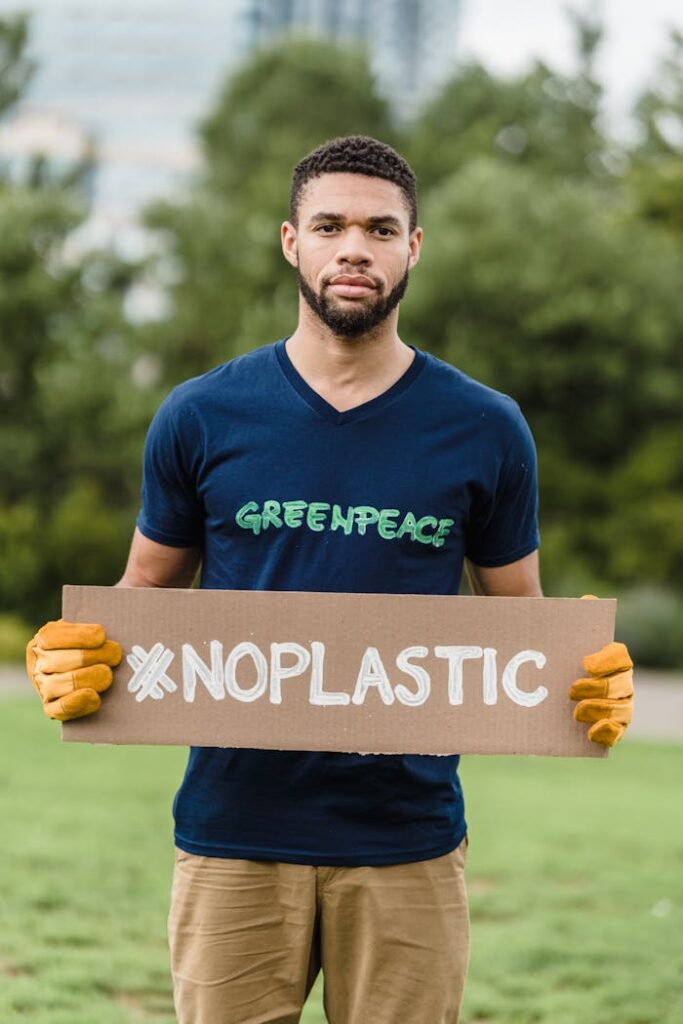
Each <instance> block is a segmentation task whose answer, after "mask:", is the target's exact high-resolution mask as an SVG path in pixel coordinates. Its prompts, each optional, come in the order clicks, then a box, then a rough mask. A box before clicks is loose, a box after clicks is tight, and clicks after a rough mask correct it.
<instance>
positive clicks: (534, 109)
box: [406, 16, 614, 191]
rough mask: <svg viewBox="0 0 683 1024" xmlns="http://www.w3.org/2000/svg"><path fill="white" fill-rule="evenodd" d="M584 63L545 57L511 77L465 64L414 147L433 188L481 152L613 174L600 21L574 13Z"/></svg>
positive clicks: (543, 166) (417, 132)
mask: <svg viewBox="0 0 683 1024" xmlns="http://www.w3.org/2000/svg"><path fill="white" fill-rule="evenodd" d="M574 22H575V32H576V37H577V51H578V67H577V70H576V72H575V73H574V74H573V75H561V74H559V73H558V72H556V71H554V70H553V69H551V68H549V67H548V66H547V65H546V64H544V63H542V62H539V61H537V62H535V64H534V65H533V67H532V68H531V70H529V71H526V72H524V73H522V74H520V75H518V76H517V77H515V78H512V79H504V78H500V77H497V76H495V75H493V74H492V73H490V72H488V71H486V70H485V69H484V68H483V67H482V66H481V65H480V64H465V65H463V66H462V67H461V68H460V69H459V70H458V71H457V73H456V74H455V76H454V77H453V78H452V80H451V81H450V82H449V83H447V85H446V86H445V88H444V89H443V90H442V92H441V93H440V94H439V95H437V96H436V97H435V99H434V100H433V101H432V103H431V104H430V105H429V106H428V107H427V109H426V110H425V111H424V112H423V114H422V116H421V117H420V119H419V121H418V122H417V123H416V125H415V127H414V132H413V134H412V137H411V138H410V139H408V140H407V143H406V145H407V152H408V155H409V157H410V158H411V161H412V163H413V165H414V167H415V170H416V172H417V175H418V180H419V181H420V184H421V187H422V188H423V189H425V190H426V191H429V190H430V189H431V188H433V186H434V185H436V184H438V183H439V182H441V181H443V180H444V179H445V178H449V177H450V176H451V175H452V174H453V173H454V172H455V171H457V170H459V169H460V168H462V167H464V166H466V165H467V164H468V163H469V162H470V161H472V160H476V159H477V158H479V157H492V158H496V159H498V160H500V161H501V162H503V163H509V164H512V165H522V166H530V167H535V168H537V169H538V170H539V171H542V172H543V173H544V174H545V175H557V176H562V177H563V178H564V179H565V180H567V179H569V180H573V179H576V178H585V177H594V178H596V179H603V178H605V177H610V176H611V170H610V151H611V150H612V149H613V148H614V147H613V146H611V145H610V143H609V140H608V139H607V138H606V137H605V135H604V134H603V132H602V130H601V128H600V124H599V111H600V107H599V104H600V97H601V93H602V89H601V86H600V84H599V82H598V81H597V80H596V78H595V72H594V67H593V64H594V59H595V56H596V53H597V49H598V46H599V43H600V40H601V35H602V33H601V30H600V28H599V26H597V25H596V24H593V23H592V22H591V21H590V20H588V21H586V20H584V19H582V18H580V17H578V16H574Z"/></svg>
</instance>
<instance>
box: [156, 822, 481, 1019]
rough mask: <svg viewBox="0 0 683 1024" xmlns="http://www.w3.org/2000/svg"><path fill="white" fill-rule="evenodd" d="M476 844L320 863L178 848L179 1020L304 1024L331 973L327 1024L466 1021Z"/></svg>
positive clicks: (173, 937)
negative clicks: (469, 871)
mask: <svg viewBox="0 0 683 1024" xmlns="http://www.w3.org/2000/svg"><path fill="white" fill-rule="evenodd" d="M466 856H467V838H465V839H463V841H462V843H461V844H460V846H459V847H458V848H457V849H455V850H453V851H452V853H448V854H446V855H445V856H444V857H436V858H434V859H431V860H424V861H418V862H416V863H413V864H396V865H387V866H382V867H312V866H309V865H306V864H284V863H281V862H271V861H253V860H232V859H227V858H218V857H197V856H195V855H194V854H190V853H184V852H183V851H182V850H176V862H175V871H174V876H173V894H172V900H171V911H170V914H169V920H168V931H169V942H170V948H171V967H172V971H173V985H174V996H175V1005H176V1012H177V1015H178V1022H179V1024H296V1022H297V1021H299V1019H300V1015H301V1010H302V1007H303V1005H304V1002H305V1001H306V997H307V995H308V993H309V992H310V990H311V987H312V985H313V982H314V981H315V978H316V976H317V974H318V973H319V971H320V970H321V968H322V971H323V978H324V1004H325V1012H326V1015H327V1019H328V1021H329V1022H330V1024H457V1022H458V1020H459V1014H460V1004H461V1002H462V996H463V988H464V985H465V975H466V973H467V965H468V960H469V945H470V941H469V940H470V922H469V913H468V907H467V894H466V891H465V877H464V868H465V861H466Z"/></svg>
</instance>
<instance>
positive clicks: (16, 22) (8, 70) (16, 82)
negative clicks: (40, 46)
mask: <svg viewBox="0 0 683 1024" xmlns="http://www.w3.org/2000/svg"><path fill="white" fill-rule="evenodd" d="M27 42H28V16H27V15H26V14H17V15H14V16H13V17H11V18H0V116H1V115H2V114H4V113H5V111H6V110H8V109H9V108H10V107H12V106H14V104H15V103H16V101H17V100H18V99H19V97H20V96H21V95H22V93H23V92H24V89H25V88H26V86H27V84H28V82H29V79H30V78H31V75H32V74H33V71H34V65H33V62H32V61H30V60H28V58H27V57H26V44H27Z"/></svg>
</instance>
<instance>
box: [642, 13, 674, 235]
mask: <svg viewBox="0 0 683 1024" xmlns="http://www.w3.org/2000/svg"><path fill="white" fill-rule="evenodd" d="M635 117H636V125H637V126H638V127H639V128H640V135H641V137H640V140H639V142H638V144H637V146H636V147H635V149H634V152H633V154H632V160H633V164H632V169H631V173H630V175H629V185H630V187H631V189H632V193H633V195H634V196H635V198H636V202H637V205H638V209H639V212H640V213H641V214H642V215H643V216H645V217H647V218H649V219H650V220H652V221H655V222H656V223H658V224H661V225H662V227H665V228H667V229H668V230H670V231H673V232H674V233H675V234H677V235H679V236H680V235H682V234H683V33H681V32H677V31H675V30H673V31H672V32H671V34H670V36H669V44H668V50H667V52H666V53H665V54H664V56H663V58H662V59H661V60H660V62H659V65H658V67H657V70H656V75H655V81H654V83H653V85H652V86H651V87H650V88H649V89H647V90H646V91H645V92H644V93H643V95H642V96H641V97H640V99H639V100H638V102H637V104H636V107H635Z"/></svg>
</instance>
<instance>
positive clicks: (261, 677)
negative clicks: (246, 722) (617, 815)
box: [225, 640, 268, 703]
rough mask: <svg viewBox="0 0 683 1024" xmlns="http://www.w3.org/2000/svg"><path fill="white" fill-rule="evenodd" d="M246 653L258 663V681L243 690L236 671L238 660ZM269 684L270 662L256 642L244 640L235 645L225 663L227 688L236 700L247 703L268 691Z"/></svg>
mask: <svg viewBox="0 0 683 1024" xmlns="http://www.w3.org/2000/svg"><path fill="white" fill-rule="evenodd" d="M246 655H249V657H250V658H253V660H254V664H255V665H256V682H255V683H254V685H253V686H252V687H250V689H248V690H243V689H242V687H241V686H240V685H239V683H238V682H237V678H236V676H235V671H236V669H237V662H238V661H239V660H240V659H241V658H244V657H245V656H246ZM267 685H268V662H267V661H266V659H265V657H264V655H263V653H262V652H261V651H260V650H259V648H258V647H257V646H256V644H252V643H251V642H250V641H249V640H243V641H242V643H241V644H237V646H236V647H233V649H232V650H231V651H230V654H229V655H228V659H227V661H226V663H225V689H226V690H227V691H228V693H229V694H230V696H231V697H234V698H235V700H241V701H244V702H245V703H247V702H249V701H252V700H258V698H259V697H262V696H263V694H264V693H265V692H266V687H267Z"/></svg>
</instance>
